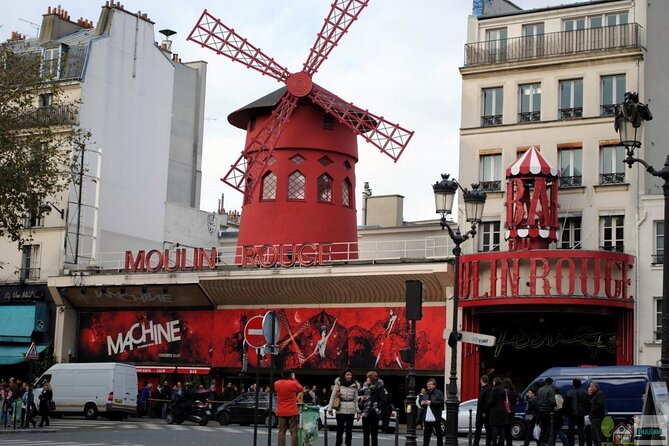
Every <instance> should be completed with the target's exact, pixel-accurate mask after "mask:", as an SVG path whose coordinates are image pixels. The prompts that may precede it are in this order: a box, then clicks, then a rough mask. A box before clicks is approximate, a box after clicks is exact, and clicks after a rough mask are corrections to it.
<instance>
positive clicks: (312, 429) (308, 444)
mask: <svg viewBox="0 0 669 446" xmlns="http://www.w3.org/2000/svg"><path fill="white" fill-rule="evenodd" d="M318 417H319V410H318V406H316V405H314V404H302V405H301V406H300V426H299V435H298V438H299V444H300V446H316V444H317V443H318Z"/></svg>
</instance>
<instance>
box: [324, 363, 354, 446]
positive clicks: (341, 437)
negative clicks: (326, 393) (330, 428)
mask: <svg viewBox="0 0 669 446" xmlns="http://www.w3.org/2000/svg"><path fill="white" fill-rule="evenodd" d="M359 390H360V383H359V382H357V381H356V380H355V379H353V372H352V371H351V369H346V370H344V372H343V373H342V374H341V376H339V377H337V378H335V381H334V388H333V390H332V394H331V395H330V400H329V402H328V405H327V410H328V411H329V412H330V414H332V412H333V411H335V412H336V414H335V417H336V419H337V439H336V440H335V446H342V444H345V445H346V446H352V445H353V443H352V437H353V418H358V419H360V408H359V407H358V391H359ZM342 441H343V443H342Z"/></svg>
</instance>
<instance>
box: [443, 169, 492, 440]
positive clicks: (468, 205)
mask: <svg viewBox="0 0 669 446" xmlns="http://www.w3.org/2000/svg"><path fill="white" fill-rule="evenodd" d="M432 189H433V190H434V201H435V205H436V208H437V214H441V221H440V224H441V229H442V230H444V229H448V235H449V236H450V237H451V240H453V243H455V247H454V248H453V255H454V256H455V283H454V284H453V323H452V327H453V328H452V331H451V335H450V336H449V338H448V345H449V347H451V376H450V378H449V382H448V393H447V396H446V443H445V444H446V446H457V445H458V412H459V411H460V400H458V371H457V366H458V348H457V347H458V302H459V300H460V253H461V252H462V249H461V248H460V245H461V244H462V242H464V241H465V240H468V239H469V237H470V236H471V237H473V236H475V235H476V225H477V224H479V223H480V222H481V219H482V217H483V206H484V205H485V199H486V194H485V192H483V191H481V190H479V185H478V184H472V190H468V189H463V188H462V186H460V183H458V182H457V180H455V178H453V179H450V178H449V175H448V174H441V181H437V182H436V183H435V184H434V185H433V186H432ZM458 189H460V190H461V191H462V195H463V199H464V202H465V219H466V220H467V221H468V222H469V223H470V224H471V229H470V230H469V231H467V232H466V233H464V234H462V233H461V232H460V226H459V225H458V226H457V228H456V229H455V232H454V231H453V229H451V227H450V226H449V225H448V223H447V222H446V215H449V214H451V211H452V209H453V202H454V201H455V193H456V192H457V190H458Z"/></svg>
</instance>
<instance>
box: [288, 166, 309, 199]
mask: <svg viewBox="0 0 669 446" xmlns="http://www.w3.org/2000/svg"><path fill="white" fill-rule="evenodd" d="M305 186H306V179H305V177H304V175H302V173H300V172H299V171H295V172H293V173H291V174H290V176H289V177H288V199H289V200H304V197H305V192H304V189H305Z"/></svg>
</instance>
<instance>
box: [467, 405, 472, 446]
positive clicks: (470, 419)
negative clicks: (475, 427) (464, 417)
mask: <svg viewBox="0 0 669 446" xmlns="http://www.w3.org/2000/svg"><path fill="white" fill-rule="evenodd" d="M472 411H473V409H469V431H468V432H467V443H468V444H469V446H472Z"/></svg>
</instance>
